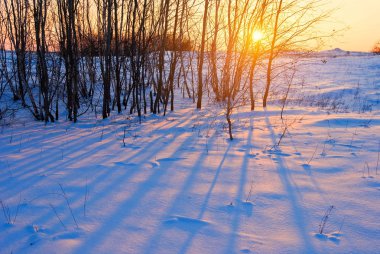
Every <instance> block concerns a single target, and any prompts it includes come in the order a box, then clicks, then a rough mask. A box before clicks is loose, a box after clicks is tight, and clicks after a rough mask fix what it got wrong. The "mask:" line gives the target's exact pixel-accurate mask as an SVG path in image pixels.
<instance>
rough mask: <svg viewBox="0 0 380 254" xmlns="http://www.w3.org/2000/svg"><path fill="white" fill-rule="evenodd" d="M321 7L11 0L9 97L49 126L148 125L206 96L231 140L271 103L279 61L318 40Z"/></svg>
mask: <svg viewBox="0 0 380 254" xmlns="http://www.w3.org/2000/svg"><path fill="white" fill-rule="evenodd" d="M319 2H320V0H313V1H307V3H305V1H301V0H292V1H286V0H255V1H252V0H243V1H233V0H204V1H193V0H17V1H14V0H4V1H1V2H0V27H1V31H0V32H1V33H0V82H1V89H0V99H2V98H1V97H3V95H4V94H7V93H8V94H12V96H13V99H14V100H15V101H19V102H20V105H21V106H22V107H24V108H26V109H27V110H29V111H30V113H31V114H32V115H33V116H34V118H35V119H36V120H40V121H45V122H48V121H51V122H54V121H55V120H58V118H59V116H60V115H62V113H65V115H66V116H67V118H68V119H69V120H70V121H73V122H76V121H77V120H78V117H79V116H80V115H82V114H84V113H86V112H89V110H90V111H93V112H94V113H95V114H98V112H101V114H102V117H103V118H107V117H109V116H110V114H111V112H112V111H114V110H115V111H117V112H118V113H120V112H122V111H123V110H127V111H129V113H130V114H137V115H138V116H139V117H140V119H141V116H142V115H143V114H147V113H148V112H149V111H150V112H151V113H154V114H160V113H163V114H165V113H166V112H167V110H169V109H170V110H174V95H175V92H174V91H175V90H176V89H181V91H182V94H183V96H187V97H189V98H192V101H193V102H194V103H195V102H196V107H197V108H199V109H200V108H202V98H204V96H205V94H207V95H208V96H209V97H210V98H211V99H214V100H215V102H218V103H220V104H221V105H224V106H225V110H226V116H227V121H228V123H229V126H230V136H231V138H232V134H231V119H230V116H231V113H232V111H233V108H235V107H236V106H237V105H238V104H239V103H241V102H242V101H244V102H246V101H250V104H251V109H252V110H254V108H255V101H256V99H257V97H258V98H260V100H262V103H263V106H264V107H265V106H266V105H267V100H268V96H269V95H270V91H271V82H272V80H273V78H274V75H273V63H274V60H275V59H276V58H277V57H278V56H280V55H281V53H282V52H289V51H292V50H301V47H302V46H304V45H305V41H310V40H314V39H319V37H318V36H315V34H314V33H312V32H311V31H312V29H313V27H314V25H315V24H317V23H318V22H320V21H321V20H323V18H324V17H325V16H326V15H327V14H325V13H324V14H318V10H317V9H316V8H317V7H318V3H319ZM259 31H260V33H262V38H260V39H258V38H255V36H254V34H255V33H257V32H259ZM263 65H265V69H266V78H265V79H264V80H263V82H264V83H265V89H263V90H261V91H259V90H258V89H257V85H256V83H257V82H256V80H257V78H256V76H257V75H256V72H257V67H258V66H263ZM205 91H207V93H205ZM3 99H4V98H3ZM4 105H5V104H4ZM0 110H1V112H2V114H0V115H3V113H4V112H5V111H6V110H7V108H4V107H2V108H1V109H0ZM60 111H62V112H60Z"/></svg>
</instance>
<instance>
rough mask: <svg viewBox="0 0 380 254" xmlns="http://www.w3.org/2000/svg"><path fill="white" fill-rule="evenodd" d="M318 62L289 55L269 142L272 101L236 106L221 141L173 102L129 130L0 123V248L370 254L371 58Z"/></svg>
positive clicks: (211, 126)
mask: <svg viewBox="0 0 380 254" xmlns="http://www.w3.org/2000/svg"><path fill="white" fill-rule="evenodd" d="M323 59H325V58H324V57H323V56H321V57H319V58H312V59H306V60H304V61H303V62H301V63H299V68H298V69H299V71H298V72H297V80H298V81H300V82H296V85H297V86H296V87H294V88H293V89H294V91H292V94H291V97H290V98H289V105H288V106H287V107H286V108H285V112H284V116H285V119H284V123H287V127H288V129H287V132H285V136H284V137H283V138H282V139H281V142H280V145H279V146H277V144H278V142H279V140H280V137H281V134H282V133H283V130H284V128H285V125H284V123H283V121H282V120H281V119H280V107H278V106H274V104H271V103H270V106H269V108H268V109H267V110H265V109H263V108H260V107H258V108H257V110H256V111H255V112H253V113H252V112H250V111H249V109H248V108H246V107H240V108H238V109H236V110H235V111H234V114H233V119H234V130H233V131H234V136H235V139H234V140H233V141H229V140H228V135H227V129H226V123H225V119H224V116H223V112H222V110H221V109H219V108H218V107H217V106H215V105H211V104H209V105H207V106H205V107H204V109H202V110H201V111H197V110H195V109H194V108H195V106H194V105H193V104H191V101H189V100H187V99H181V98H180V96H177V102H176V111H175V112H171V113H169V114H168V115H167V116H166V117H162V116H154V115H147V116H146V117H144V118H143V121H142V123H141V124H139V123H138V119H134V118H131V117H130V116H128V115H117V114H112V116H111V118H110V119H108V120H105V121H103V120H100V119H95V118H94V116H92V115H91V114H89V115H87V116H83V117H81V118H80V121H79V123H77V124H72V123H70V122H68V121H61V122H59V123H55V124H48V125H43V124H41V123H39V122H33V121H30V120H29V119H20V120H15V121H13V122H12V123H10V124H9V125H2V127H1V130H0V169H1V171H0V200H1V201H2V204H3V207H0V209H1V214H0V253H78V254H79V253H81V254H82V253H376V252H378V250H379V249H380V220H379V218H380V217H379V216H380V204H379V198H380V165H377V162H378V155H379V149H380V147H379V142H380V138H379V133H380V102H379V97H380V93H379V88H380V75H379V74H380V58H379V57H375V56H368V55H366V56H342V57H338V58H328V59H327V61H326V62H324V61H321V60H323ZM301 81H302V82H301ZM280 83H281V82H279V88H278V89H281V84H280ZM302 97H303V98H304V99H303V100H301V99H300V98H302ZM311 99H312V100H311ZM273 101H275V100H273ZM322 102H323V103H322ZM334 103H335V104H334ZM334 105H335V107H333V106H334ZM124 129H125V132H126V137H125V139H124V141H125V146H124V145H123V136H124ZM376 168H378V171H379V172H376ZM330 206H334V208H333V209H332V214H331V215H330V216H329V217H328V218H327V221H326V227H325V228H324V230H323V232H322V233H320V232H319V226H320V224H321V220H323V216H324V214H325V212H326V211H327V209H328V208H329V207H330ZM3 213H4V214H3ZM3 215H4V216H3ZM8 215H9V216H8Z"/></svg>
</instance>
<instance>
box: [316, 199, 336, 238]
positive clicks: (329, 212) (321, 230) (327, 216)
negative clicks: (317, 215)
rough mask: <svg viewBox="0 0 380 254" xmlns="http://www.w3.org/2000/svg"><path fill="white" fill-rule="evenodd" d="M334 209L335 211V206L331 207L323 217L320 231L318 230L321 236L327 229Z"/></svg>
mask: <svg viewBox="0 0 380 254" xmlns="http://www.w3.org/2000/svg"><path fill="white" fill-rule="evenodd" d="M333 209H334V206H333V205H331V206H329V208H327V210H326V211H325V214H324V215H323V217H322V219H321V222H320V223H319V230H318V233H319V234H321V235H322V234H323V232H324V230H325V227H326V224H327V221H328V219H329V217H330V216H331V214H332V211H333Z"/></svg>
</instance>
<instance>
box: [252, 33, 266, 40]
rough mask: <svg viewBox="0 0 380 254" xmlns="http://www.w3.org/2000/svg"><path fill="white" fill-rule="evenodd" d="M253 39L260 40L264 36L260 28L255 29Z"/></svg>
mask: <svg viewBox="0 0 380 254" xmlns="http://www.w3.org/2000/svg"><path fill="white" fill-rule="evenodd" d="M252 38H253V41H254V42H257V41H261V40H262V39H263V38H264V35H263V33H262V32H261V31H260V30H255V31H254V32H253V35H252Z"/></svg>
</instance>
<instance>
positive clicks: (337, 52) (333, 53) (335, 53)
mask: <svg viewBox="0 0 380 254" xmlns="http://www.w3.org/2000/svg"><path fill="white" fill-rule="evenodd" d="M315 55H316V56H318V57H342V56H372V55H373V54H372V53H370V52H359V51H346V50H343V49H340V48H335V49H330V50H323V51H319V52H316V53H315Z"/></svg>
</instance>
